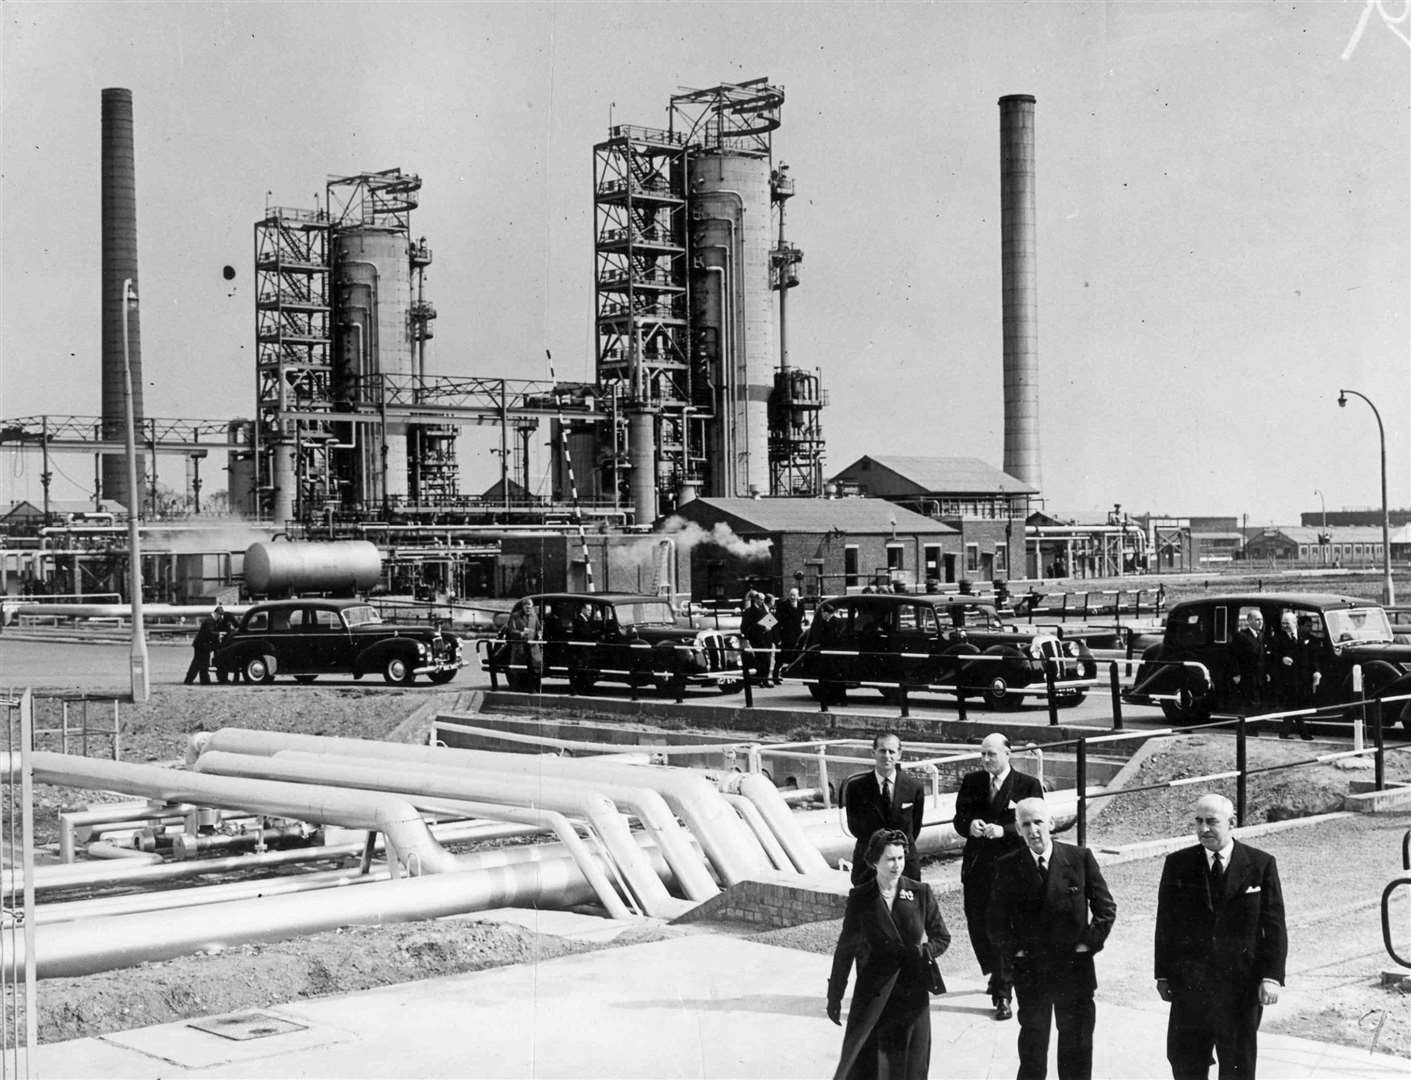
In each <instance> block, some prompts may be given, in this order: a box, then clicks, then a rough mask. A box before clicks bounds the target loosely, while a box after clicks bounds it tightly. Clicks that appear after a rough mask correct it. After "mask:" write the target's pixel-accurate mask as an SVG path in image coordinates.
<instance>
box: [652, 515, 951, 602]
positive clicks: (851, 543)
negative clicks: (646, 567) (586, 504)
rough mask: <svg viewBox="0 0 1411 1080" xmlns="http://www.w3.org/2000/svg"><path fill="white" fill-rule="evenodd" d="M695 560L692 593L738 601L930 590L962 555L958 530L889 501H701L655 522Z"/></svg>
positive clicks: (691, 584) (715, 598)
mask: <svg viewBox="0 0 1411 1080" xmlns="http://www.w3.org/2000/svg"><path fill="white" fill-rule="evenodd" d="M657 528H658V530H665V532H666V534H667V536H669V537H673V538H674V539H675V540H676V543H677V547H678V549H682V550H684V551H685V552H687V553H688V554H689V564H690V568H689V577H690V593H691V595H692V596H693V597H695V598H696V599H698V600H727V599H737V598H739V597H740V596H742V595H743V594H744V593H745V591H746V590H747V589H750V588H756V589H761V590H763V591H765V592H769V593H773V594H774V595H776V596H781V595H783V594H784V592H786V591H787V590H788V589H790V588H794V587H798V588H799V589H800V590H801V591H802V592H803V593H804V595H806V596H830V595H834V594H838V593H844V592H859V591H861V590H862V589H865V588H867V587H868V586H873V587H878V588H887V589H891V588H893V587H896V586H900V587H902V588H904V589H906V590H908V591H912V592H915V591H920V590H921V589H924V588H925V584H926V580H927V578H928V576H933V575H930V574H929V573H928V568H934V567H936V566H943V565H945V564H946V562H947V560H948V559H949V561H951V562H952V563H953V562H954V561H955V559H956V558H957V557H958V556H959V555H960V553H961V548H960V534H959V533H958V532H957V531H956V530H955V529H953V528H952V527H951V526H949V525H946V524H944V523H943V522H939V521H935V520H934V519H932V518H928V517H924V516H922V515H921V514H916V513H913V512H912V511H910V510H907V509H905V508H904V507H901V506H897V505H895V504H894V503H889V502H886V501H885V500H882V499H765V498H760V499H712V498H700V499H694V500H692V501H691V502H689V503H686V504H685V505H684V506H681V507H679V508H677V510H676V513H675V514H673V515H671V516H669V517H667V518H663V519H662V520H661V521H659V522H657Z"/></svg>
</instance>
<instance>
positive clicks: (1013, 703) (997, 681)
mask: <svg viewBox="0 0 1411 1080" xmlns="http://www.w3.org/2000/svg"><path fill="white" fill-rule="evenodd" d="M984 697H985V704H986V705H988V706H989V707H990V708H992V709H996V710H998V711H1000V712H1013V711H1014V710H1015V709H1017V708H1019V706H1020V705H1022V704H1023V703H1024V697H1023V695H1022V694H1016V693H1015V692H1014V688H1013V687H1011V686H1010V685H1009V680H1008V679H1006V678H1005V677H1004V676H1003V675H994V676H991V678H990V680H989V682H987V683H985V689H984Z"/></svg>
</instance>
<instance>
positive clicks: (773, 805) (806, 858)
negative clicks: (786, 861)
mask: <svg viewBox="0 0 1411 1080" xmlns="http://www.w3.org/2000/svg"><path fill="white" fill-rule="evenodd" d="M736 775H738V776H739V777H740V780H739V788H740V794H741V795H743V796H744V797H745V798H747V799H749V800H750V802H752V803H754V805H755V807H756V808H757V809H758V810H759V813H760V816H761V817H763V818H764V820H765V822H766V823H767V824H768V825H769V827H770V829H772V830H773V832H774V835H775V836H777V837H778V838H779V843H780V844H781V845H782V846H783V848H784V850H785V851H786V852H788V854H789V858H790V859H792V860H793V863H794V867H795V869H797V870H798V872H799V873H801V874H812V873H818V872H820V871H823V870H826V869H828V863H827V860H825V859H824V858H823V856H822V855H820V854H819V852H818V848H817V847H815V846H814V845H813V844H812V843H810V842H809V840H808V837H807V836H805V835H804V831H803V829H801V828H800V827H799V823H798V819H797V818H795V817H794V812H793V811H792V810H790V809H789V804H788V803H786V802H785V801H784V797H783V796H782V795H780V794H779V789H778V788H776V787H775V786H774V784H773V782H772V781H770V780H767V779H766V778H765V777H763V776H761V775H760V774H759V773H738V774H736Z"/></svg>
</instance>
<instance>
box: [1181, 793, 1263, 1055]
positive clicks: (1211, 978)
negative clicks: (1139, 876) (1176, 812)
mask: <svg viewBox="0 0 1411 1080" xmlns="http://www.w3.org/2000/svg"><path fill="white" fill-rule="evenodd" d="M1234 827H1235V808H1234V806H1233V805H1232V804H1231V803H1230V800H1229V799H1227V798H1225V797H1224V796H1223V795H1205V796H1202V797H1201V799H1200V801H1198V802H1197V803H1196V804H1195V837H1196V840H1198V841H1199V843H1197V844H1196V845H1195V846H1194V847H1188V848H1183V849H1182V850H1180V851H1176V852H1173V853H1172V854H1170V855H1168V856H1167V857H1166V865H1165V867H1164V868H1163V869H1162V871H1161V886H1160V890H1159V892H1158V894H1157V902H1156V989H1157V993H1159V994H1160V995H1161V999H1162V1000H1163V1001H1169V1002H1170V1003H1171V1015H1170V1018H1169V1020H1168V1021H1167V1025H1166V1059H1167V1060H1168V1061H1169V1062H1170V1063H1171V1075H1172V1076H1173V1077H1175V1080H1205V1078H1206V1077H1208V1076H1209V1075H1210V1065H1211V1051H1212V1050H1213V1051H1214V1053H1215V1056H1216V1057H1218V1058H1219V1063H1220V1071H1219V1076H1220V1077H1221V1080H1225V1078H1227V1077H1228V1078H1234V1077H1238V1078H1240V1080H1254V1066H1255V1059H1256V1056H1257V1048H1258V1047H1257V1036H1258V1032H1259V1021H1260V1018H1261V1017H1262V1016H1263V1012H1264V1006H1265V1005H1273V1004H1274V1003H1275V1002H1277V1001H1278V1000H1279V988H1280V987H1281V986H1282V985H1283V981H1284V962H1285V960H1286V958H1287V955H1288V932H1287V930H1286V929H1285V926H1284V895H1283V891H1282V889H1281V888H1280V886H1279V869H1278V867H1277V865H1275V862H1274V856H1272V855H1270V854H1268V853H1267V852H1263V851H1259V850H1258V849H1256V848H1252V847H1250V846H1249V845H1248V844H1242V843H1240V842H1238V841H1236V840H1235V839H1234V838H1233V835H1232V833H1233V830H1234Z"/></svg>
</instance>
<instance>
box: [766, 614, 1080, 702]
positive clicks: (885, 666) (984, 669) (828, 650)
mask: <svg viewBox="0 0 1411 1080" xmlns="http://www.w3.org/2000/svg"><path fill="white" fill-rule="evenodd" d="M802 649H803V651H802V652H801V653H800V655H799V656H798V657H797V658H796V659H795V660H794V661H793V663H791V664H790V665H789V666H788V667H786V668H785V669H784V675H785V676H786V677H788V678H793V679H802V680H804V682H806V683H807V684H808V689H809V693H811V694H812V695H813V697H814V698H815V699H816V700H818V701H825V702H828V703H830V704H832V703H836V702H840V701H843V700H844V699H845V698H846V696H847V691H848V690H849V689H850V688H852V687H857V686H863V685H872V686H875V688H876V689H877V690H879V691H880V692H881V694H882V697H883V698H884V699H886V700H887V701H895V700H898V699H899V697H900V689H899V684H902V683H905V684H906V686H907V688H908V692H910V691H912V690H922V689H926V688H936V687H945V688H951V687H960V688H962V689H963V690H964V691H965V692H966V694H968V695H971V694H973V695H974V696H976V697H983V698H984V701H985V703H986V704H987V705H989V706H990V707H991V708H993V709H1017V708H1019V707H1020V706H1021V705H1022V704H1023V702H1024V698H1025V697H1029V696H1034V695H1035V694H1037V695H1043V694H1044V693H1046V691H1047V674H1046V671H1045V665H1050V664H1051V665H1052V666H1053V671H1054V679H1055V682H1056V683H1057V687H1056V697H1057V700H1058V703H1059V704H1060V705H1064V706H1071V705H1076V704H1078V702H1080V701H1082V700H1083V698H1084V697H1085V696H1086V695H1087V692H1088V690H1089V688H1091V687H1092V686H1094V685H1095V684H1096V682H1097V664H1096V662H1095V661H1094V660H1093V656H1092V653H1091V651H1090V650H1089V649H1088V647H1087V645H1086V644H1085V643H1084V642H1083V641H1082V640H1080V639H1079V638H1077V637H1068V636H1065V635H1064V634H1063V633H1062V631H1059V630H1048V629H1044V628H1039V627H1032V626H1019V625H1014V624H1010V623H1006V622H1004V621H1003V620H1002V619H1001V618H1000V615H999V612H998V611H997V610H996V609H995V606H994V605H993V604H991V603H987V602H983V601H979V600H968V599H964V598H959V597H946V596H931V595H896V594H888V593H877V594H864V595H858V596H837V597H832V598H830V599H826V600H823V601H821V602H820V603H819V605H818V609H817V611H816V612H815V614H814V617H813V621H812V623H811V624H810V626H809V629H808V630H807V632H806V633H805V634H804V636H803V639H802Z"/></svg>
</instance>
